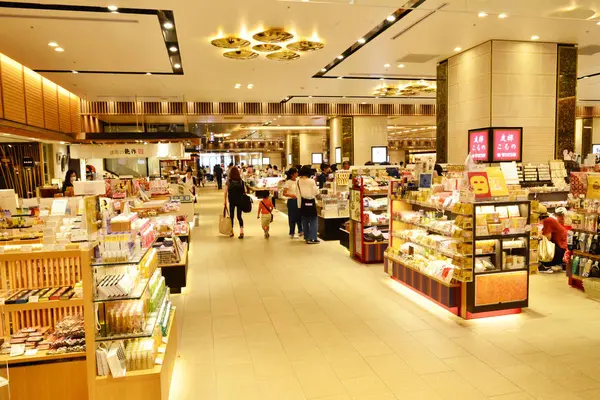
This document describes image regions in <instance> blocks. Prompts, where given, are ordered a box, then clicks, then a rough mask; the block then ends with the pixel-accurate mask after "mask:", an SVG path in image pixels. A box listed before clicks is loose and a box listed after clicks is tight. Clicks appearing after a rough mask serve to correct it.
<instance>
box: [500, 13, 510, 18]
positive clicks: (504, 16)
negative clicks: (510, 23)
mask: <svg viewBox="0 0 600 400" xmlns="http://www.w3.org/2000/svg"><path fill="white" fill-rule="evenodd" d="M498 18H500V19H504V18H508V14H506V13H500V14H498Z"/></svg>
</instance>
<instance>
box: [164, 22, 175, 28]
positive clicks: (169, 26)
mask: <svg viewBox="0 0 600 400" xmlns="http://www.w3.org/2000/svg"><path fill="white" fill-rule="evenodd" d="M163 27H164V28H165V29H173V24H172V23H171V22H165V23H164V24H163Z"/></svg>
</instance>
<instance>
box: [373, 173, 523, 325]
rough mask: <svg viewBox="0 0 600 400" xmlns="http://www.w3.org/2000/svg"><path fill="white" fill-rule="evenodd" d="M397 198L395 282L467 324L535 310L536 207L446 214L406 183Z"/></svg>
mask: <svg viewBox="0 0 600 400" xmlns="http://www.w3.org/2000/svg"><path fill="white" fill-rule="evenodd" d="M390 192H391V194H390V196H391V197H390V214H391V215H390V217H391V221H390V228H389V229H390V246H389V248H388V249H387V251H386V254H385V264H384V265H385V267H384V268H385V271H386V272H387V273H388V274H389V275H390V276H391V277H392V278H393V279H395V280H397V281H399V282H400V283H402V284H404V285H405V286H408V287H409V288H411V289H413V290H414V291H416V292H417V293H420V294H421V295H423V296H425V297H427V298H428V299H430V300H432V301H434V302H435V303H437V304H438V305H440V306H441V307H443V308H445V309H446V310H448V311H450V312H452V313H454V314H456V315H458V316H461V317H462V318H465V319H472V318H481V317H486V316H492V315H503V314H512V313H518V312H520V311H521V309H522V308H523V307H527V306H528V297H529V251H530V240H529V232H528V229H527V227H528V225H529V223H530V219H529V213H530V203H529V201H516V200H515V201H486V202H470V203H460V202H458V201H455V202H453V203H451V205H449V206H447V207H446V208H445V209H444V208H443V207H441V206H436V204H437V203H432V202H427V201H423V199H421V198H419V197H420V195H419V194H418V193H423V192H406V191H405V189H404V188H403V187H402V183H401V182H400V181H396V180H395V181H392V182H391V183H390ZM457 199H458V198H457ZM499 287H500V288H501V289H502V290H497V289H498V288H499Z"/></svg>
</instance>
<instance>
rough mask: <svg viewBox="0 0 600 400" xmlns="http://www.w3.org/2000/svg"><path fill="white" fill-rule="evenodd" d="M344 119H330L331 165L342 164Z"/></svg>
mask: <svg viewBox="0 0 600 400" xmlns="http://www.w3.org/2000/svg"><path fill="white" fill-rule="evenodd" d="M342 161H343V160H342V118H341V117H335V118H331V119H329V163H330V164H340V165H341V164H342Z"/></svg>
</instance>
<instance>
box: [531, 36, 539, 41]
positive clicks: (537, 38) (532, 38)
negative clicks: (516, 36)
mask: <svg viewBox="0 0 600 400" xmlns="http://www.w3.org/2000/svg"><path fill="white" fill-rule="evenodd" d="M531 40H540V37H539V36H538V35H533V36H532V37H531Z"/></svg>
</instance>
